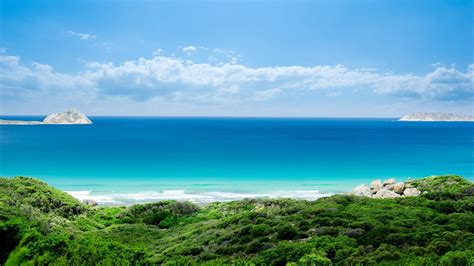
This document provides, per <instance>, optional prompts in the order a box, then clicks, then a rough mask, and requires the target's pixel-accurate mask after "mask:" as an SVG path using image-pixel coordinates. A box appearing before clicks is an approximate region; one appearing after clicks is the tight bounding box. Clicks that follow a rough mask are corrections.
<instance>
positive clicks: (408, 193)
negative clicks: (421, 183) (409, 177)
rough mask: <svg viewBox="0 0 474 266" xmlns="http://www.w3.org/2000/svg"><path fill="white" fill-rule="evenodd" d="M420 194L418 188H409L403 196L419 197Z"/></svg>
mask: <svg viewBox="0 0 474 266" xmlns="http://www.w3.org/2000/svg"><path fill="white" fill-rule="evenodd" d="M420 194H421V191H419V190H418V189H417V188H407V189H405V190H404V191H403V195H405V196H407V197H413V196H419V195H420Z"/></svg>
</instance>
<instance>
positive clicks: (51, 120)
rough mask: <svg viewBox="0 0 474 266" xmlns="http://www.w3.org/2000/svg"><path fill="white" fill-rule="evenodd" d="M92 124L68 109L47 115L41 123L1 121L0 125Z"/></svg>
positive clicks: (84, 117) (79, 113) (80, 114)
mask: <svg viewBox="0 0 474 266" xmlns="http://www.w3.org/2000/svg"><path fill="white" fill-rule="evenodd" d="M78 124H92V121H91V120H90V119H89V118H87V116H85V115H84V114H83V113H81V112H79V111H77V110H74V109H70V110H67V111H64V112H60V113H56V114H51V115H48V116H47V117H46V118H45V119H44V120H43V121H42V122H41V121H20V120H1V119H0V125H78Z"/></svg>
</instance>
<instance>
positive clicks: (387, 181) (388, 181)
mask: <svg viewBox="0 0 474 266" xmlns="http://www.w3.org/2000/svg"><path fill="white" fill-rule="evenodd" d="M396 182H397V181H395V178H390V179H387V180H385V181H383V185H384V186H386V185H392V184H395V183H396Z"/></svg>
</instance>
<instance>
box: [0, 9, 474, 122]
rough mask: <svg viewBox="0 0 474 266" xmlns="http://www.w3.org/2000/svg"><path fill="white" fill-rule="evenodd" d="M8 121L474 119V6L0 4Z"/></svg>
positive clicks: (0, 58)
mask: <svg viewBox="0 0 474 266" xmlns="http://www.w3.org/2000/svg"><path fill="white" fill-rule="evenodd" d="M0 3H1V13H0V30H1V32H0V33H1V35H0V47H1V48H0V52H1V54H0V67H1V68H0V89H1V94H0V96H1V99H0V100H1V101H0V103H1V106H0V114H47V113H50V112H56V111H61V110H63V109H67V108H69V107H75V108H78V109H80V110H81V111H83V112H85V113H86V114H92V115H179V116H191V115H202V116H214V115H216V116H217V115H218V116H346V117H347V116H361V117H370V116H376V117H379V116H389V117H390V116H399V115H403V114H405V113H410V112H415V111H426V112H428V111H442V112H454V113H466V114H473V112H474V111H473V98H474V97H473V96H474V89H473V77H474V65H473V62H474V60H473V59H474V58H473V56H474V50H473V49H474V48H473V46H474V45H473V35H474V28H473V27H474V26H473V16H472V13H473V12H474V9H473V8H474V7H473V1H361V0H358V1H220V2H217V1H212V2H210V1H206V2H203V1H201V2H199V1H198V2H195V1H166V2H157V1H74V3H73V2H72V1H5V0H0Z"/></svg>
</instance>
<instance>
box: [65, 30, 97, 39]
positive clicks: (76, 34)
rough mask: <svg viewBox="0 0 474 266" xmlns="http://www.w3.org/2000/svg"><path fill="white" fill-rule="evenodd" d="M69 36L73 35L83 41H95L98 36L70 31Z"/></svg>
mask: <svg viewBox="0 0 474 266" xmlns="http://www.w3.org/2000/svg"><path fill="white" fill-rule="evenodd" d="M68 33H69V34H72V35H74V36H76V37H79V39H81V40H91V39H95V38H96V36H95V35H92V34H88V33H81V32H75V31H71V30H70V31H68Z"/></svg>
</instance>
